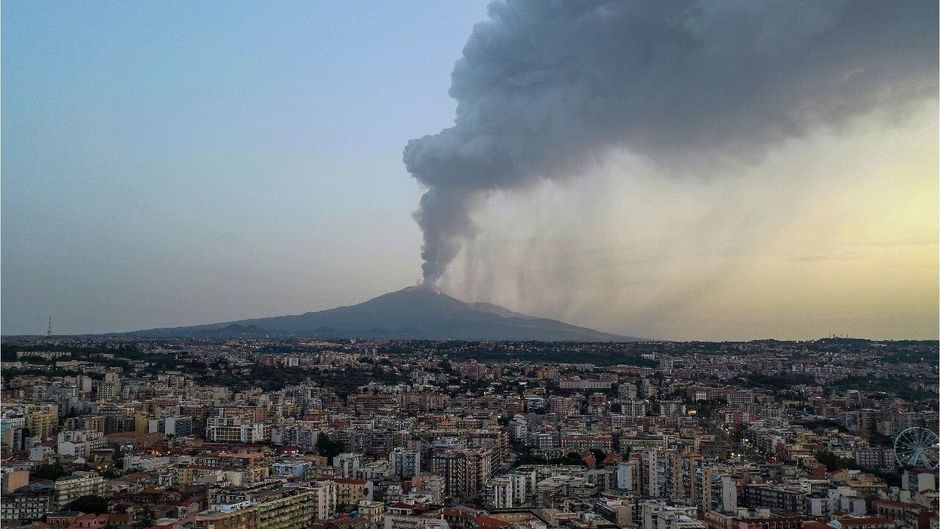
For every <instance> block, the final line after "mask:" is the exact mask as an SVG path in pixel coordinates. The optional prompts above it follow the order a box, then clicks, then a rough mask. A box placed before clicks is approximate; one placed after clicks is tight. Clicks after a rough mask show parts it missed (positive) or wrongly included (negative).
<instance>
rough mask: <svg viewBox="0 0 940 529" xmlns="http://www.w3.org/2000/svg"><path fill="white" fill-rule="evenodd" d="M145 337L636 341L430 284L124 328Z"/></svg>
mask: <svg viewBox="0 0 940 529" xmlns="http://www.w3.org/2000/svg"><path fill="white" fill-rule="evenodd" d="M122 334H126V335H132V336H140V337H148V336H149V337H212V336H222V337H224V336H232V337H237V336H254V337H257V336H260V335H265V334H266V335H269V336H282V337H311V338H313V337H318V338H388V339H415V340H421V339H429V340H469V341H484V340H496V341H499V340H504V341H516V340H520V341H526V340H531V341H581V342H601V341H603V342H612V341H635V340H637V339H636V338H631V337H626V336H619V335H616V334H612V333H605V332H602V331H597V330H594V329H590V328H587V327H580V326H577V325H572V324H569V323H565V322H562V321H558V320H552V319H549V318H539V317H534V316H528V315H525V314H521V313H518V312H513V311H511V310H509V309H506V308H503V307H500V306H498V305H494V304H492V303H485V302H476V303H467V302H464V301H460V300H458V299H456V298H453V297H451V296H448V295H446V294H443V293H441V292H438V291H436V290H433V289H431V288H428V287H423V286H419V287H407V288H404V289H401V290H398V291H395V292H389V293H386V294H382V295H380V296H377V297H375V298H372V299H370V300H367V301H364V302H362V303H357V304H354V305H344V306H340V307H336V308H332V309H326V310H321V311H314V312H305V313H303V314H296V315H286V316H272V317H265V318H250V319H243V320H235V321H227V322H220V323H211V324H205V325H194V326H183V327H164V328H154V329H144V330H139V331H132V332H130V333H122Z"/></svg>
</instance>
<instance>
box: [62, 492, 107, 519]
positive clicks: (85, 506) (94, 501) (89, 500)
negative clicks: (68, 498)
mask: <svg viewBox="0 0 940 529" xmlns="http://www.w3.org/2000/svg"><path fill="white" fill-rule="evenodd" d="M67 509H68V510H70V511H80V512H83V513H86V514H88V513H94V514H104V513H107V512H108V501H107V500H106V499H104V498H102V497H101V496H94V495H89V496H82V497H80V498H78V499H77V500H75V501H73V502H72V503H70V504H68V507H67Z"/></svg>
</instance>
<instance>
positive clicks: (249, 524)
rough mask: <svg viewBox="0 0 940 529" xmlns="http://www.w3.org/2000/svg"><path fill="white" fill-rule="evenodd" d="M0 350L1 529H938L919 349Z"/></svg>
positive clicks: (928, 364)
mask: <svg viewBox="0 0 940 529" xmlns="http://www.w3.org/2000/svg"><path fill="white" fill-rule="evenodd" d="M2 347H3V350H2V352H3V358H2V361H3V363H2V368H3V394H2V397H3V416H2V450H3V454H2V455H3V474H2V477H3V502H2V522H3V524H4V526H8V527H15V526H17V525H19V526H22V527H121V528H123V527H127V528H131V527H145V528H160V529H182V528H196V529H222V528H239V527H245V528H310V527H316V528H324V529H343V528H350V529H352V528H357V529H415V528H420V529H449V528H460V529H549V528H569V529H600V528H608V529H614V528H636V529H847V528H853V529H900V528H910V529H935V528H936V527H937V523H938V520H937V509H936V505H937V501H938V491H937V485H938V483H937V437H936V435H935V434H933V430H932V429H933V427H935V425H936V424H937V422H938V412H937V409H938V403H937V391H938V388H937V376H938V355H937V342H936V341H881V342H879V341H869V340H859V339H848V338H838V337H833V338H827V339H820V340H814V341H806V342H788V341H773V340H767V341H752V342H724V343H713V342H631V343H614V342H611V343H574V342H572V343H564V342H506V341H503V342H461V341H396V340H379V341H370V340H323V339H320V340H313V339H299V338H295V339H284V338H278V339H264V338H256V337H245V338H222V339H220V338H203V339H199V338H185V339H180V338H176V339H173V338H161V339H146V338H134V339H127V338H121V337H110V338H108V337H75V338H69V337H57V336H46V337H43V336H38V337H36V336H34V337H20V338H13V337H8V338H5V339H4V340H3V346H2ZM40 520H41V521H40Z"/></svg>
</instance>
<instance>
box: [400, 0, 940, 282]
mask: <svg viewBox="0 0 940 529" xmlns="http://www.w3.org/2000/svg"><path fill="white" fill-rule="evenodd" d="M937 14H938V13H937V2H936V0H925V1H914V0H898V1H884V0H874V1H864V0H846V1H838V0H826V1H819V2H796V1H793V0H780V1H761V2H754V1H751V0H739V1H734V0H729V1H702V2H698V1H666V0H656V1H637V2H632V1H630V2H627V1H622V0H610V1H597V2H581V1H561V0H559V1H549V0H497V1H495V2H493V3H492V4H491V5H490V6H489V20H487V21H485V22H482V23H480V24H477V25H476V27H475V28H474V30H473V33H472V34H471V35H470V38H469V40H468V42H467V44H466V46H465V47H464V50H463V57H462V58H460V60H458V61H457V63H456V65H455V67H454V71H453V74H452V86H451V89H450V95H451V96H452V97H454V98H455V99H456V100H457V102H458V105H457V115H456V119H455V121H454V126H453V127H450V128H448V129H444V130H442V131H441V132H440V133H438V134H435V135H432V136H425V137H423V138H419V139H415V140H412V141H411V142H409V143H408V145H407V146H406V147H405V151H404V161H405V165H406V167H407V169H408V171H409V172H411V174H412V175H413V176H414V177H415V178H417V179H418V181H419V182H421V183H422V184H423V185H425V186H427V188H428V189H427V192H426V193H425V194H424V196H423V197H422V198H421V206H420V209H419V210H418V211H417V213H416V214H415V218H416V220H417V221H418V223H419V225H420V227H421V229H422V231H423V232H424V247H423V250H422V257H423V259H424V265H423V271H424V281H425V283H426V284H433V283H434V282H436V281H437V280H438V278H440V277H441V275H442V274H443V273H444V272H445V270H446V268H447V265H448V264H449V263H450V262H451V261H452V260H453V259H454V257H455V256H456V255H457V253H458V252H459V250H460V248H461V245H462V244H463V242H464V241H466V240H467V239H469V238H471V237H473V236H474V233H475V227H474V223H473V221H472V217H471V216H472V213H473V211H474V209H475V207H476V205H477V204H478V203H479V202H480V201H481V200H483V199H484V198H485V197H486V195H487V194H488V193H489V192H492V191H496V190H505V189H519V188H525V187H527V186H532V185H534V184H535V183H537V182H538V181H539V180H540V179H557V178H574V177H577V176H578V175H579V174H581V173H584V172H585V169H586V168H587V166H589V165H590V164H591V163H592V161H594V160H597V159H598V158H599V157H601V156H602V155H604V154H605V152H607V151H608V150H609V149H611V148H618V149H624V150H626V151H629V152H630V153H632V154H634V155H639V156H643V157H645V158H647V159H649V160H650V161H652V162H653V163H655V164H657V165H660V166H663V167H666V168H669V169H673V170H683V171H689V170H691V171H698V170H701V167H703V166H706V165H707V166H709V167H714V166H715V165H714V162H716V161H718V162H720V161H721V160H743V161H748V160H757V159H760V157H761V156H762V154H763V153H764V152H765V151H766V150H767V149H768V148H769V147H771V146H772V145H774V144H775V143H779V142H781V141H783V140H786V139H788V138H795V137H801V136H803V135H805V134H807V133H809V132H810V131H812V130H813V129H814V128H816V127H819V126H839V125H840V124H842V123H844V122H845V121H846V120H848V119H849V118H852V117H854V116H857V115H860V114H865V113H869V112H872V111H880V112H884V115H885V116H886V117H888V118H891V117H893V116H895V115H897V114H898V113H899V112H902V111H904V110H905V109H906V108H908V107H909V104H910V103H912V102H914V101H917V100H921V99H923V98H925V97H936V94H937V60H938V57H937Z"/></svg>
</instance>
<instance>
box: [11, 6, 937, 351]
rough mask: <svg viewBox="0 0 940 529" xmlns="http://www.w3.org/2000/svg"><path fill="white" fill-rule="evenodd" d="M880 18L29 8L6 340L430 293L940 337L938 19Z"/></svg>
mask: <svg viewBox="0 0 940 529" xmlns="http://www.w3.org/2000/svg"><path fill="white" fill-rule="evenodd" d="M574 5H575V4H569V6H574ZM781 5H786V4H781ZM852 5H853V4H851V3H850V4H847V5H843V4H839V3H829V4H813V8H812V9H809V8H808V9H806V10H804V11H801V12H794V10H792V9H790V10H787V9H785V8H783V9H782V11H780V9H781V8H779V7H776V8H775V7H774V6H773V5H772V4H767V5H766V6H764V7H754V8H752V9H737V10H735V9H731V10H730V11H727V12H723V11H722V8H719V7H714V8H710V9H702V10H701V12H699V11H695V12H693V13H691V14H689V12H687V11H686V10H685V8H684V7H682V4H668V5H667V7H664V8H662V9H664V10H665V11H669V10H670V9H671V10H675V11H676V12H675V13H667V14H669V16H668V17H666V16H661V15H662V14H661V13H659V12H658V11H656V9H658V8H652V7H648V8H647V9H644V8H641V7H638V6H637V5H633V6H631V7H630V8H627V7H622V8H621V7H616V8H610V9H609V12H603V13H601V15H597V14H596V13H595V14H594V16H595V18H594V19H592V18H591V17H586V16H582V15H583V14H582V13H579V12H577V10H576V9H574V7H571V9H570V10H565V9H555V10H554V11H553V10H552V9H551V8H548V7H545V8H544V9H543V8H542V7H541V5H540V4H539V3H531V4H526V3H509V6H510V7H505V6H504V5H503V4H501V3H496V4H495V7H493V8H491V9H490V11H489V13H488V10H487V2H471V1H467V2H459V3H458V2H447V3H444V2H432V1H427V2H408V3H404V4H394V5H391V4H388V3H381V2H362V3H354V4H346V3H343V4H327V3H308V2H299V3H290V2H278V3H272V4H262V3H238V4H222V3H199V4H184V3H175V2H159V3H141V4H136V3H135V4H128V3H119V2H113V3H53V2H8V3H7V4H6V5H4V9H3V22H2V23H3V28H2V74H3V75H2V105H3V110H4V112H3V115H2V127H3V140H2V154H3V156H2V175H3V180H2V241H3V259H2V285H3V296H2V322H0V323H2V332H3V334H5V335H12V334H44V333H45V332H46V326H47V319H48V318H49V316H50V315H52V319H53V324H54V327H55V332H56V333H62V334H78V333H103V332H114V331H131V330H137V329H144V328H155V327H170V326H183V325H195V324H203V323H214V322H222V321H231V320H241V319H246V318H256V317H264V316H278V315H284V314H299V313H304V312H308V311H315V310H322V309H329V308H333V307H337V306H341V305H350V304H355V303H359V302H362V301H364V300H366V299H369V298H373V297H375V296H378V295H381V294H384V293H387V292H391V291H397V290H400V289H401V288H403V287H406V286H411V285H417V284H420V283H422V282H425V283H429V284H434V285H435V286H436V287H437V288H440V289H441V290H442V291H443V292H445V293H447V294H449V295H451V296H453V297H455V298H458V299H461V300H464V301H469V302H475V301H486V302H492V303H495V304H498V305H501V306H503V307H506V308H508V309H511V310H513V311H517V312H520V313H524V314H528V315H534V316H541V317H546V318H553V319H558V320H562V321H565V322H568V323H572V324H576V325H579V326H584V327H590V328H593V329H598V330H600V331H604V332H608V333H614V334H618V335H623V336H636V337H643V338H663V339H677V340H679V339H705V340H723V339H751V338H764V337H771V338H785V339H805V338H818V337H822V336H828V335H830V334H833V333H834V334H838V335H843V336H846V335H847V336H858V337H871V338H884V339H907V338H911V339H935V338H937V334H938V332H937V321H938V316H940V314H938V266H940V264H938V170H937V168H938V140H940V134H938V120H937V115H938V100H937V34H936V27H935V26H936V19H937V16H936V15H937V13H936V10H937V8H936V5H935V4H931V3H929V2H924V3H916V2H912V3H909V4H904V6H905V7H906V9H896V10H892V9H891V8H889V7H886V6H888V4H878V3H855V4H854V7H852ZM680 8H681V9H680ZM729 9H730V8H729ZM775 9H777V10H778V11H775ZM878 10H882V11H884V12H883V13H875V11H878ZM862 14H863V15H866V16H862ZM673 15H675V16H680V15H681V16H682V17H687V19H683V20H684V22H683V24H681V25H680V29H681V30H677V31H674V32H671V31H667V29H670V28H667V27H665V26H664V27H659V26H657V25H656V23H657V21H661V20H673V19H674V18H672V17H673ZM784 15H785V16H784ZM874 15H878V16H874ZM579 17H580V18H579ZM735 17H737V18H735ZM574 20H576V21H577V23H574V22H572V21H574ZM610 21H612V22H610ZM731 21H733V23H732V22H731ZM608 22H610V23H608ZM479 23H482V24H481V25H477V24H479ZM634 23H635V26H633V25H631V24H634ZM579 24H580V25H579ZM592 24H596V26H594V25H592ZM605 24H606V25H605ZM621 24H622V25H621ZM726 25H730V26H731V27H733V30H731V31H728V30H727V27H726ZM556 27H560V28H569V29H566V30H565V31H559V32H557V33H553V30H551V29H550V28H556ZM644 27H645V28H651V29H649V30H648V31H643V30H642V28H644ZM546 28H549V29H546ZM624 28H627V29H624ZM859 28H861V30H864V31H861V30H859V31H855V30H858V29H859ZM586 35H590V36H591V38H586V37H585V36H586ZM725 36H727V38H725ZM529 37H531V38H529ZM608 37H610V38H608ZM614 37H616V38H614ZM621 37H622V38H621ZM605 39H606V40H605ZM696 39H700V40H696ZM699 41H700V42H703V43H705V45H703V46H702V47H700V48H696V47H695V46H690V45H689V44H688V43H689V42H699ZM519 42H530V43H532V44H531V45H532V48H531V49H528V48H525V47H520V46H518V45H517V44H518V43H519ZM551 42H557V43H558V44H557V46H555V47H552V46H550V45H548V44H549V43H551ZM687 46H688V47H687ZM506 50H517V51H519V55H518V56H514V55H511V54H509V53H508V52H507V51H506ZM649 50H653V51H649ZM742 50H743V51H742ZM621 52H623V53H621ZM587 57H590V60H586V58H587ZM742 57H745V58H746V59H741V58H742ZM458 59H460V60H461V62H460V63H458V66H457V67H456V69H455V62H457V61H458ZM621 59H622V60H621ZM683 59H686V60H685V61H683ZM734 59H740V60H734ZM566 61H568V62H566ZM758 64H760V66H758ZM452 72H453V75H452ZM494 72H495V73H494ZM559 72H562V73H564V75H562V74H561V73H559ZM504 79H506V80H508V81H507V82H506V83H505V85H504V83H503V82H502V80H504ZM657 83H659V84H657ZM621 86H623V87H625V88H624V89H623V90H620V89H619V87H621ZM610 87H617V88H615V89H613V90H611V88H610ZM582 90H583V92H582ZM449 91H450V95H449ZM583 93H587V94H591V96H583V97H582V94H583ZM597 94H600V95H599V96H598V97H596V98H594V95H597ZM458 102H459V103H460V106H459V107H458ZM679 102H682V104H681V105H680V104H678V103H679ZM590 112H594V114H591V113H590ZM455 115H456V116H457V126H456V127H455V126H454V125H455ZM523 118H525V119H523ZM527 120H528V121H527ZM450 127H454V128H453V129H450V130H451V132H444V133H441V134H438V133H439V131H442V130H444V129H449V128H450ZM514 127H518V129H516V128H514ZM481 131H483V132H481ZM507 131H509V132H507ZM427 135H431V136H430V137H429V138H428V137H426V136H427ZM435 135H436V136H435ZM415 139H417V140H415ZM412 140H415V141H414V142H412V143H409V142H410V141H412ZM406 145H408V146H409V147H408V148H407V149H405V146H406ZM403 149H404V156H403ZM403 158H404V160H403ZM403 162H404V163H403ZM413 177H414V178H413ZM416 179H417V180H416ZM455 182H456V183H455ZM468 182H470V183H468ZM429 189H430V191H428V190H429ZM425 192H428V195H425ZM422 195H425V197H426V198H425V199H422ZM428 197H430V198H428ZM419 204H423V205H422V206H420V207H421V209H420V210H419V211H420V212H419V213H418V214H417V216H416V217H417V219H418V220H419V221H420V225H419V224H418V223H416V222H415V218H413V216H412V215H413V213H414V212H415V211H416V210H417V209H418V208H419ZM422 247H424V248H425V252H424V258H422ZM422 266H423V270H422Z"/></svg>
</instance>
